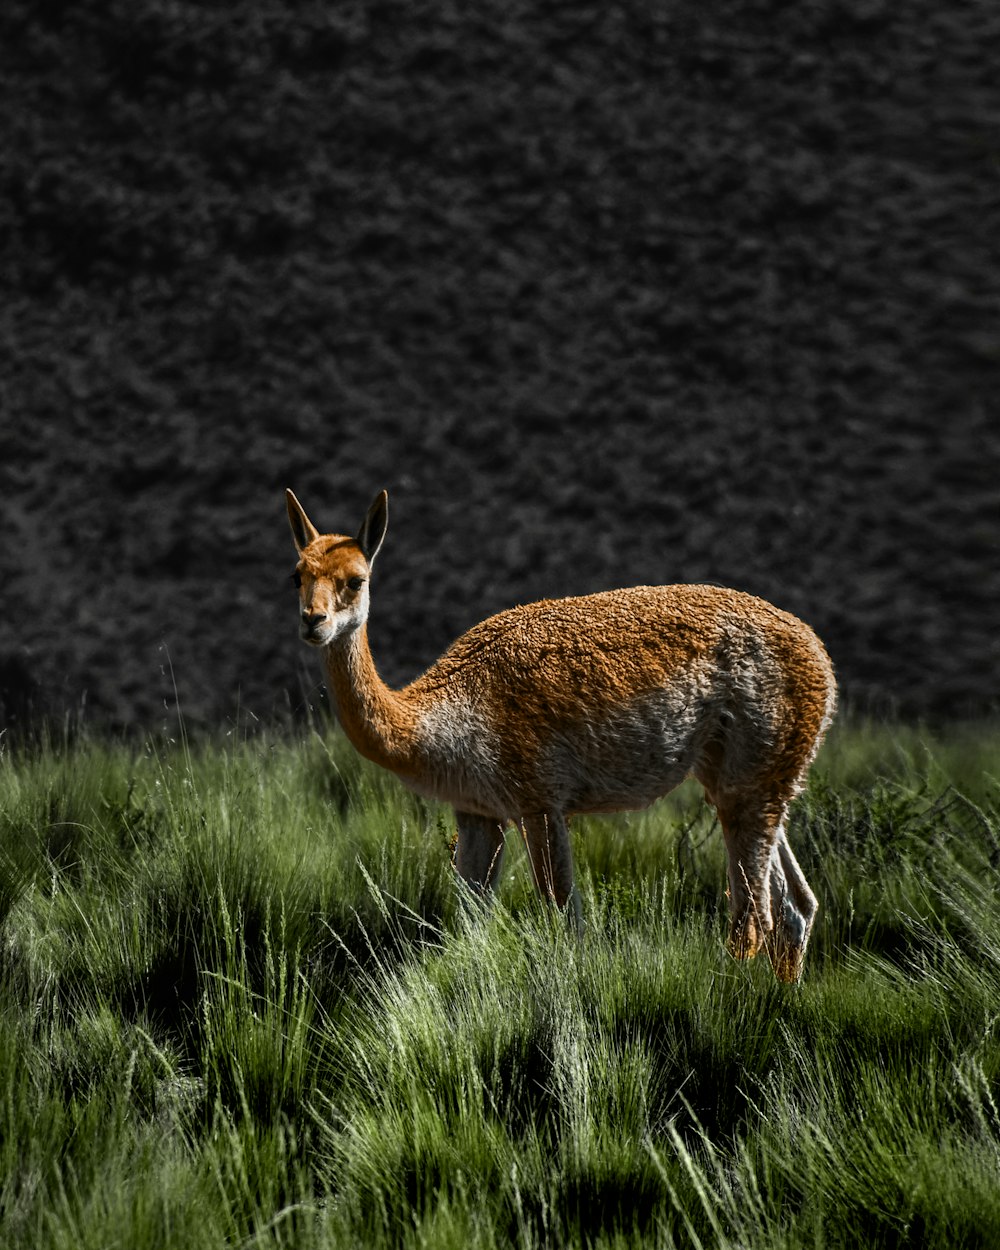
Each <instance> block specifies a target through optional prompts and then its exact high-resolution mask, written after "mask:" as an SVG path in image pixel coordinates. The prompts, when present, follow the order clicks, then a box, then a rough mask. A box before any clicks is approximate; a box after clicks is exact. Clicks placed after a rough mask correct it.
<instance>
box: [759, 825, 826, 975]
mask: <svg viewBox="0 0 1000 1250" xmlns="http://www.w3.org/2000/svg"><path fill="white" fill-rule="evenodd" d="M769 884H770V891H771V912H772V915H773V918H774V928H773V930H772V931H771V935H770V937H769V939H768V943H767V954H768V958H769V959H770V961H771V966H772V967H773V968H774V974H775V976H776V977H777V978H778V980H779V981H797V980H798V979H799V977H800V976H801V975H802V961H803V959H804V958H805V953H806V945H807V943H808V942H809V932H810V930H811V929H812V925H813V921H814V920H815V919H816V912H817V911H818V910H819V904H818V902H817V901H816V895H815V894H813V892H812V890H811V889H810V888H809V882H808V881H806V879H805V876H804V875H803V872H802V869H801V868H800V867H799V863H798V860H797V859H796V858H795V855H794V854H793V852H792V848H791V847H790V846H789V844H788V837H787V835H786V833H785V828H784V825H781V826H779V828H778V836H777V839H776V841H775V844H774V849H773V850H772V852H771V876H770V883H769Z"/></svg>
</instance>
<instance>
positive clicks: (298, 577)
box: [292, 569, 302, 590]
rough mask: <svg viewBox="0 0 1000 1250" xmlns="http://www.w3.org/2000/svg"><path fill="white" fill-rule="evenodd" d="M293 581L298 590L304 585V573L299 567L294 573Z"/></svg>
mask: <svg viewBox="0 0 1000 1250" xmlns="http://www.w3.org/2000/svg"><path fill="white" fill-rule="evenodd" d="M292 582H293V584H294V586H295V588H296V590H298V588H299V587H300V586H301V585H302V574H301V573H300V572H299V570H298V569H296V570H295V572H294V573H293V574H292Z"/></svg>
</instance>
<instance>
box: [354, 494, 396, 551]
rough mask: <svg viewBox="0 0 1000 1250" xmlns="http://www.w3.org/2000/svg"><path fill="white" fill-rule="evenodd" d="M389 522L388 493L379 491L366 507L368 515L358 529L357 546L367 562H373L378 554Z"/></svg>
mask: <svg viewBox="0 0 1000 1250" xmlns="http://www.w3.org/2000/svg"><path fill="white" fill-rule="evenodd" d="M388 524H389V495H388V492H386V491H384V490H383V491H379V493H378V494H377V495H376V496H375V499H374V502H373V503H372V506H371V507H370V508H369V509H368V515H367V516H366V517H365V519H364V521H362V523H361V528H360V529H359V530H358V546H359V547H360V548H361V550H362V551H363V552H364V554H365V559H366V560H367V561H368V563H369V564H374V562H375V557H376V556H377V555H378V549H379V547H381V546H382V539H383V538H385V531H386V527H387V526H388Z"/></svg>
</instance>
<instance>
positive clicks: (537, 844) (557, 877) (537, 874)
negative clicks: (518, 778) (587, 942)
mask: <svg viewBox="0 0 1000 1250" xmlns="http://www.w3.org/2000/svg"><path fill="white" fill-rule="evenodd" d="M520 824H521V832H522V834H523V835H524V843H525V846H526V847H527V849H528V858H529V860H530V861H531V875H532V877H533V878H534V882H535V886H536V888H537V890H538V892H539V893H540V894H541V896H542V897H543V898H545V899H548V900H549V902H551V903H555V905H556V906H557V907H558V908H559V909H560V911H562V910H563V909H566V908H567V904H572V906H571V907H570V908H569V910H568V913H567V914H568V915H569V916H570V919H571V921H572V922H573V923H574V924H575V925H576V927H577V929H579V928H580V927H581V926H582V923H583V915H582V911H581V908H580V895H579V892H578V890H577V889H576V887H575V886H574V884H573V852H572V848H571V847H570V840H569V829H568V828H567V825H566V818H565V816H563V814H562V813H561V812H541V813H538V814H536V815H531V816H522V817H521V822H520Z"/></svg>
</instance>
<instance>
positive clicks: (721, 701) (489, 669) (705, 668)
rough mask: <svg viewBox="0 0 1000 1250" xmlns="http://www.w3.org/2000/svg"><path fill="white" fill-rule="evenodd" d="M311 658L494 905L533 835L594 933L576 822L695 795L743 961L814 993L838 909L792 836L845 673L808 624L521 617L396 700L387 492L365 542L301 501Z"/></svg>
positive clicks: (466, 640) (619, 598) (685, 615)
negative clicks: (712, 817) (378, 615)
mask: <svg viewBox="0 0 1000 1250" xmlns="http://www.w3.org/2000/svg"><path fill="white" fill-rule="evenodd" d="M286 502H287V511H288V519H289V523H290V525H291V530H292V538H293V540H294V543H295V549H296V552H297V554H298V563H297V564H296V568H295V572H294V574H293V580H294V582H295V585H296V586H297V588H298V592H299V632H300V636H301V638H302V640H304V642H306V643H307V644H309V645H310V646H312V647H316V648H319V649H320V650H321V651H322V652H323V658H324V660H325V669H326V681H327V689H328V692H329V695H330V698H331V702H332V704H333V708H334V710H335V712H336V716H337V719H338V720H339V722H340V725H341V727H342V729H343V731H344V733H345V734H346V736H347V738H348V739H349V740H350V742H351V743H352V744H353V746H354V748H355V749H356V750H357V751H358V752H359V753H360V754H361V755H362V756H364V757H365V758H366V759H368V760H371V761H373V762H374V763H375V764H377V765H379V766H380V767H382V768H385V769H388V770H389V771H390V772H392V773H394V774H395V775H396V776H397V777H398V778H399V779H400V780H401V781H402V782H403V783H404V784H405V785H406V786H408V787H409V788H410V789H412V790H414V791H415V792H417V793H418V794H420V795H423V796H425V797H426V798H429V799H433V800H439V801H443V802H445V803H448V804H450V805H451V806H452V807H453V809H454V812H455V823H456V826H457V834H456V838H455V840H454V842H453V852H452V863H453V866H454V868H455V869H456V871H457V874H458V876H459V878H460V879H461V881H462V882H464V886H465V887H467V892H471V895H473V896H475V897H478V898H480V899H489V898H490V897H491V896H492V895H493V892H494V890H495V887H496V884H497V880H498V877H499V874H500V869H501V865H502V862H503V852H504V838H505V831H506V830H507V828H508V827H510V826H514V827H516V828H517V829H518V830H519V831H520V834H521V837H522V839H523V841H524V844H525V846H526V849H527V853H528V860H529V863H530V866H531V873H532V878H533V881H534V884H535V886H536V887H537V890H538V892H539V893H540V894H541V896H542V897H543V898H544V899H546V900H547V901H548V902H549V903H551V904H554V905H555V906H556V907H558V908H560V909H563V910H565V911H566V913H567V915H569V916H570V918H571V921H572V920H574V919H575V921H576V923H577V925H579V924H580V923H581V907H580V898H579V892H578V890H577V889H576V888H575V887H574V880H573V859H572V853H571V847H570V837H569V827H568V821H569V820H570V819H571V818H572V817H574V816H578V815H582V814H584V813H608V812H619V811H629V810H638V809H642V808H645V807H648V806H649V805H650V804H651V803H653V802H654V801H655V800H656V799H658V798H660V797H661V796H663V795H665V794H667V793H668V792H669V791H671V790H672V789H674V788H675V787H676V786H677V785H678V784H679V783H680V782H681V781H683V780H684V779H685V778H686V777H688V776H693V777H694V778H695V779H696V780H697V781H698V782H699V783H700V785H701V787H702V789H703V791H704V794H705V798H706V800H707V802H708V803H709V804H710V805H711V806H712V807H714V809H715V812H716V815H717V817H718V823H719V825H720V826H721V829H722V836H723V839H724V843H725V849H726V857H727V878H728V891H727V894H728V899H729V911H730V917H729V935H728V941H727V946H728V949H729V951H730V953H731V954H732V955H733V956H734V957H735V958H737V959H750V958H752V957H753V956H755V955H757V954H758V953H759V952H761V951H764V952H765V953H766V955H767V957H768V959H769V960H770V963H771V966H772V968H773V971H774V974H775V976H776V977H777V978H778V980H780V981H783V982H796V981H798V980H799V979H800V977H801V973H802V966H803V959H804V956H805V951H806V946H807V943H808V941H809V934H810V930H811V929H812V926H813V922H814V920H815V918H816V913H817V910H818V902H817V899H816V896H815V894H814V893H813V892H812V890H811V889H810V887H809V884H808V882H807V881H806V878H805V876H804V875H803V873H802V870H801V868H800V867H799V864H798V861H797V860H796V858H795V856H794V854H793V853H792V849H791V847H790V845H789V842H788V837H787V834H786V818H787V813H788V808H789V804H790V803H791V801H792V800H793V799H794V798H795V797H796V795H797V794H799V793H800V792H801V791H802V790H803V789H804V786H805V778H806V774H807V772H808V770H809V767H810V765H811V764H812V762H813V760H814V758H815V756H816V753H817V751H818V749H819V746H820V743H821V742H822V740H823V737H824V735H825V733H826V730H827V728H828V726H829V725H830V723H831V721H832V719H833V716H834V712H835V708H836V699H837V688H836V682H835V679H834V672H833V666H832V663H831V661H830V658H829V656H828V654H827V652H826V650H825V649H824V647H823V644H822V643H821V642H820V640H819V638H818V637H817V636H816V634H815V633H814V632H813V631H812V630H811V629H810V628H809V626H808V625H806V624H804V623H803V622H802V621H801V620H799V619H798V618H797V617H795V616H792V615H791V614H789V613H788V612H785V611H782V610H781V609H779V608H777V607H774V606H773V605H772V604H770V603H768V602H766V601H765V600H763V599H759V598H757V597H755V596H753V595H751V594H748V593H746V592H744V591H739V590H731V589H726V588H724V587H720V586H716V585H712V584H704V585H701V584H678V585H665V586H634V587H631V588H628V589H617V590H605V591H601V592H598V593H596V594H588V595H583V596H578V597H571V598H558V599H543V600H540V601H538V602H535V603H527V604H522V605H519V606H515V607H511V608H508V609H507V610H505V611H502V612H500V613H498V614H497V615H495V616H490V617H488V618H487V619H486V620H484V621H482V622H481V623H479V624H478V625H475V626H473V627H472V628H471V629H470V630H468V632H466V633H465V634H463V635H462V636H461V637H460V638H458V639H457V641H455V642H454V643H452V645H451V646H450V647H449V648H448V649H447V650H446V651H445V652H444V654H443V655H442V656H441V657H440V659H438V660H437V661H436V662H435V663H434V664H432V665H431V667H430V668H428V669H427V670H426V672H424V673H423V674H422V675H421V676H419V677H417V678H416V679H415V680H414V681H412V682H410V683H409V684H408V685H406V686H404V687H402V688H401V689H392V688H390V687H389V686H387V685H386V684H385V682H383V680H382V679H381V677H380V676H379V674H378V671H377V669H376V666H375V662H374V660H373V658H372V653H371V650H370V647H369V642H368V628H367V622H368V616H369V607H370V602H371V574H372V567H373V565H374V563H375V559H376V557H377V556H378V554H379V551H380V550H381V547H382V543H383V540H384V539H385V534H386V529H387V526H388V516H389V511H388V507H389V504H388V494H387V492H386V491H384V490H383V491H381V492H380V493H379V494H378V495H377V496H376V497H375V499H374V501H373V502H372V504H371V506H370V507H369V509H368V511H367V513H366V515H365V517H364V520H363V521H362V523H361V527H360V529H359V530H358V531H357V533H356V534H354V535H353V536H352V535H345V534H321V533H320V532H319V530H317V528H316V527H315V526H314V525H313V523H312V522H311V521H310V520H309V518H308V516H307V515H306V513H305V511H304V509H303V508H302V505H301V504H300V503H299V501H298V499H297V498H296V497H295V494H294V492H293V491H291V490H287V491H286Z"/></svg>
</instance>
